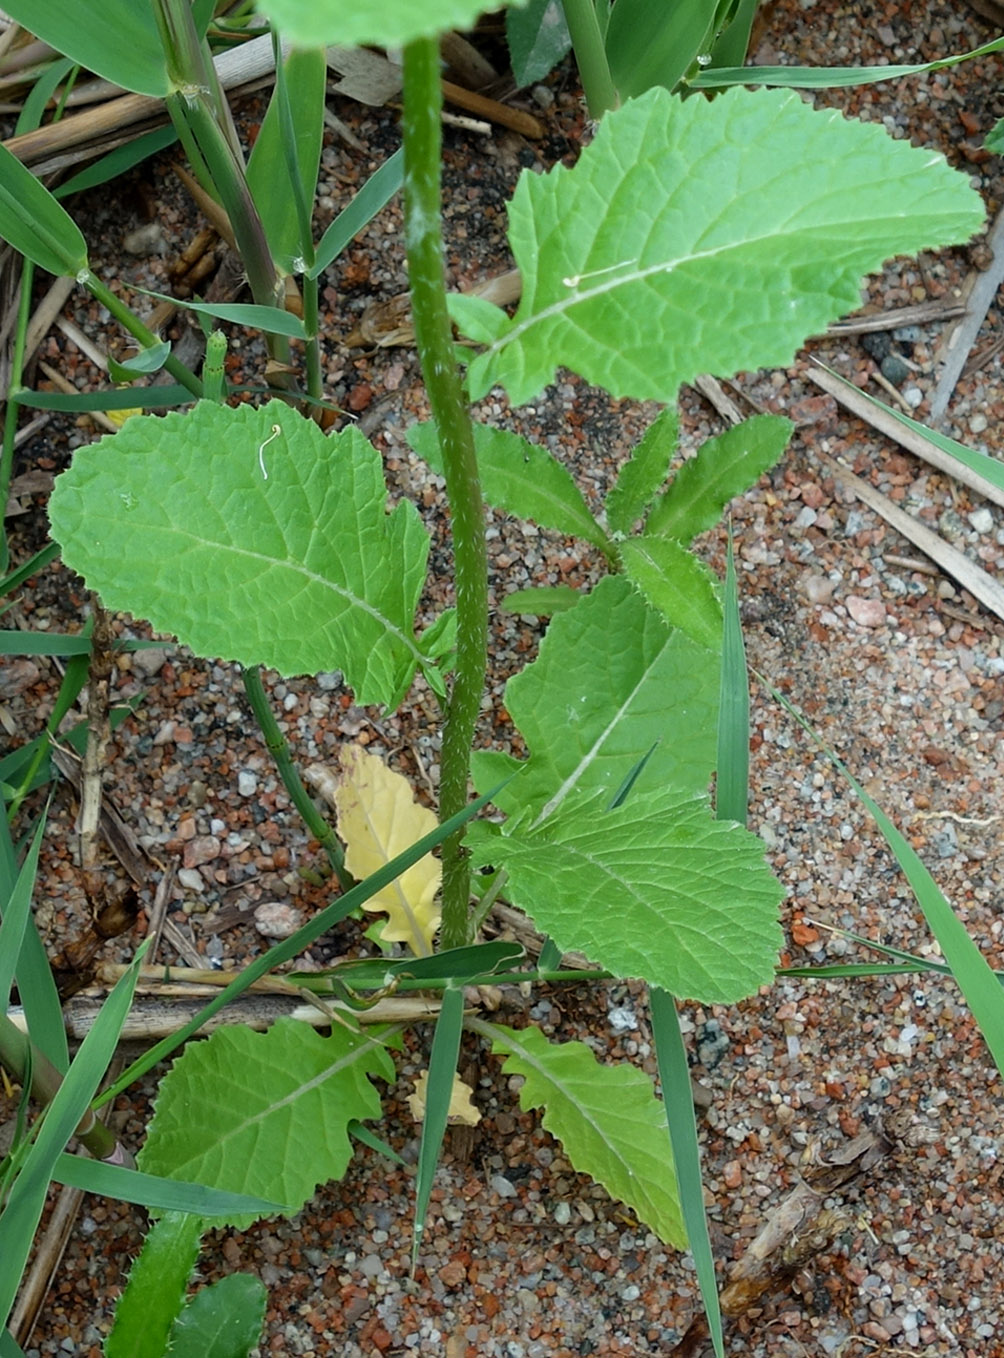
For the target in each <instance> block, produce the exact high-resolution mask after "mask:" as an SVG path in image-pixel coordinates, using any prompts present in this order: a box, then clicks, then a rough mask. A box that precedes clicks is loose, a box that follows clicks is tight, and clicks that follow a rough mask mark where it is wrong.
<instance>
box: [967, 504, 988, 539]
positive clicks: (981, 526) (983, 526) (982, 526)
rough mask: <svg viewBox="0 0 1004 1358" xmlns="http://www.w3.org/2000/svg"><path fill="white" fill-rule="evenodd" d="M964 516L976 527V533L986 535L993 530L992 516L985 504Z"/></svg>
mask: <svg viewBox="0 0 1004 1358" xmlns="http://www.w3.org/2000/svg"><path fill="white" fill-rule="evenodd" d="M966 517H967V518H968V519H969V522H970V523H971V524H972V525H973V527H974V528H975V529H976V531H977V533H981V534H983V535H986V534H987V533H992V532H993V529H994V516H993V515H992V514H991V513H990V510H989V509H987V508H986V506H982V507H981V508H980V509H974V510H973V512H972V513H971V514H969V515H967V516H966Z"/></svg>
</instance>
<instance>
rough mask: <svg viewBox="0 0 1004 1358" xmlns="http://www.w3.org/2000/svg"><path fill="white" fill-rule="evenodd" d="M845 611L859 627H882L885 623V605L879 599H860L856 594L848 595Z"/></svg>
mask: <svg viewBox="0 0 1004 1358" xmlns="http://www.w3.org/2000/svg"><path fill="white" fill-rule="evenodd" d="M846 603H847V611H848V613H849V614H850V615H851V617H852V618H853V619H854V621H855V622H856V623H857V624H858V626H859V627H883V626H884V625H885V621H886V612H885V605H884V604H883V603H882V601H881V600H880V599H862V598H861V597H860V596H859V595H857V594H848V596H847V600H846Z"/></svg>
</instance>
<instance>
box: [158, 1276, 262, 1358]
mask: <svg viewBox="0 0 1004 1358" xmlns="http://www.w3.org/2000/svg"><path fill="white" fill-rule="evenodd" d="M267 1303H268V1292H267V1291H266V1289H265V1286H264V1284H263V1283H262V1282H260V1281H259V1279H258V1278H253V1277H252V1276H251V1275H250V1274H249V1273H231V1274H230V1276H229V1277H227V1278H221V1279H220V1280H219V1282H216V1283H213V1284H212V1286H210V1287H204V1288H203V1289H202V1290H201V1291H200V1292H197V1293H196V1295H195V1296H194V1297H193V1298H192V1300H191V1301H190V1302H189V1303H188V1305H187V1306H186V1307H185V1309H184V1310H183V1311H182V1313H181V1315H180V1316H179V1317H178V1322H177V1324H176V1325H175V1327H174V1330H173V1332H172V1334H171V1347H170V1355H171V1358H247V1355H248V1354H249V1353H250V1352H251V1350H252V1349H253V1348H254V1347H255V1346H256V1344H257V1343H258V1340H259V1339H260V1337H261V1331H262V1326H263V1325H264V1323H265V1307H266V1305H267Z"/></svg>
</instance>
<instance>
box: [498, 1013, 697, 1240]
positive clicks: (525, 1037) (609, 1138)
mask: <svg viewBox="0 0 1004 1358" xmlns="http://www.w3.org/2000/svg"><path fill="white" fill-rule="evenodd" d="M477 1031H478V1032H481V1033H483V1034H484V1035H485V1036H486V1037H487V1038H488V1039H489V1041H490V1042H491V1044H492V1051H493V1052H494V1053H495V1055H496V1056H504V1057H505V1060H504V1062H503V1065H502V1071H503V1074H505V1075H507V1076H509V1075H522V1076H523V1077H524V1083H523V1087H522V1088H521V1089H520V1091H519V1105H520V1107H521V1108H523V1109H529V1108H543V1109H544V1115H543V1118H542V1122H543V1124H544V1127H545V1128H546V1130H547V1131H549V1132H550V1133H551V1135H552V1136H555V1137H557V1139H558V1140H559V1141H560V1142H561V1144H562V1147H563V1148H564V1151H565V1154H566V1155H567V1156H568V1158H569V1160H570V1161H571V1163H572V1165H573V1166H574V1167H575V1168H576V1169H577V1170H578V1172H579V1173H580V1174H588V1175H589V1176H590V1177H591V1178H592V1179H595V1180H596V1182H597V1183H600V1184H602V1185H603V1187H604V1188H605V1189H606V1190H607V1192H608V1193H609V1194H610V1196H611V1197H613V1198H616V1199H617V1200H618V1201H620V1202H623V1203H626V1204H627V1206H628V1207H630V1208H631V1210H632V1211H633V1212H634V1213H635V1215H636V1216H637V1217H638V1219H639V1221H642V1222H644V1224H645V1225H646V1226H647V1227H648V1228H649V1229H650V1230H651V1231H654V1232H655V1234H656V1235H657V1236H658V1237H659V1239H660V1240H664V1241H665V1242H666V1243H667V1244H670V1245H675V1246H676V1247H677V1248H678V1249H682V1248H683V1247H684V1246H685V1245H686V1243H687V1237H686V1232H685V1230H684V1227H683V1220H682V1217H681V1214H680V1203H679V1199H678V1197H677V1191H676V1177H675V1175H674V1173H673V1158H672V1155H671V1154H670V1149H669V1139H668V1137H667V1134H666V1109H665V1106H664V1105H663V1103H662V1102H661V1100H659V1099H658V1098H657V1097H656V1093H655V1089H654V1088H653V1086H652V1081H651V1080H650V1079H649V1078H648V1076H647V1075H645V1074H644V1072H643V1071H640V1070H636V1069H635V1068H634V1067H633V1066H629V1065H616V1066H606V1065H603V1064H601V1063H600V1062H599V1061H597V1059H596V1057H595V1056H594V1055H593V1053H592V1051H591V1050H590V1049H589V1047H587V1046H586V1045H585V1043H584V1042H560V1043H556V1042H554V1043H553V1042H548V1040H547V1039H546V1038H545V1037H544V1035H543V1033H541V1032H540V1031H539V1030H538V1029H536V1028H533V1027H530V1028H523V1029H520V1030H519V1031H518V1032H517V1031H515V1030H514V1029H512V1028H504V1027H501V1026H499V1025H496V1024H494V1023H479V1024H478V1025H477Z"/></svg>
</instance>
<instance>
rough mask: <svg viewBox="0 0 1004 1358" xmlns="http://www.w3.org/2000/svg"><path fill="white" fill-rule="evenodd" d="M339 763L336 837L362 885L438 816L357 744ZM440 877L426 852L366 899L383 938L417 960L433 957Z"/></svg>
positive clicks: (435, 862)
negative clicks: (380, 919)
mask: <svg viewBox="0 0 1004 1358" xmlns="http://www.w3.org/2000/svg"><path fill="white" fill-rule="evenodd" d="M339 758H340V762H341V766H342V776H341V778H340V779H339V780H338V784H337V787H336V789H335V796H334V800H335V807H336V809H337V811H338V833H339V835H340V836H341V839H342V842H343V843H344V845H345V866H346V867H347V868H348V870H349V872H351V873H352V875H353V877H358V878H359V879H360V881H361V880H362V879H363V878H365V877H369V875H370V874H371V873H373V872H376V871H377V869H378V868H382V867H383V866H384V865H385V864H386V863H389V862H390V860H391V859H392V858H394V857H396V855H397V854H399V853H400V852H401V850H402V849H406V848H407V847H408V845H409V844H414V842H415V840H416V839H421V837H422V836H423V835H425V834H428V833H429V831H430V830H432V829H433V828H434V827H435V825H436V817H435V816H434V814H433V813H432V812H431V811H429V810H428V809H427V808H426V807H424V806H420V805H419V804H418V802H416V801H415V798H414V795H413V793H412V790H411V786H410V784H409V783H408V780H407V779H406V778H402V777H401V775H400V774H399V773H395V772H394V771H393V770H392V769H389V768H388V767H387V765H386V764H385V763H384V762H383V760H382V759H378V758H377V756H376V755H373V754H367V753H366V751H365V750H363V749H360V747H359V746H358V745H343V746H342V750H341V754H340V756H339ZM442 875H443V871H442V868H441V867H440V864H439V861H438V859H435V858H433V856H432V854H431V853H430V854H427V855H426V856H425V858H422V859H420V860H419V862H417V863H416V864H415V865H414V867H410V868H409V869H408V871H407V872H404V873H402V874H401V876H400V877H398V878H397V880H396V881H394V882H392V883H391V884H390V885H389V886H385V887H383V888H382V890H380V891H378V892H377V893H376V894H375V895H373V896H371V897H370V898H369V900H368V901H367V902H366V904H365V906H364V907H363V908H364V909H365V910H372V911H381V912H383V913H385V914H386V915H387V923H386V924H385V925H384V927H383V930H382V937H383V938H385V939H386V940H387V941H388V942H389V943H406V944H407V945H408V947H409V948H410V949H411V951H412V952H413V953H415V955H416V956H418V957H425V956H428V954H429V953H431V952H432V941H433V939H434V938H435V935H436V930H437V929H438V928H439V917H440V912H439V908H438V906H437V905H436V904H435V900H436V894H437V892H438V891H439V883H440V880H441V878H442Z"/></svg>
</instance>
